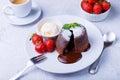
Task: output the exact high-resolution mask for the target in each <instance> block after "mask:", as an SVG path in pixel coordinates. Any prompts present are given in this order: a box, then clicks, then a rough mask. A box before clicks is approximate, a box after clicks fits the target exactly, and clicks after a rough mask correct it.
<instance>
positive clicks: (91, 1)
mask: <svg viewBox="0 0 120 80" xmlns="http://www.w3.org/2000/svg"><path fill="white" fill-rule="evenodd" d="M98 1H99V0H88V2H89V3H90V4H94V3H96V2H98Z"/></svg>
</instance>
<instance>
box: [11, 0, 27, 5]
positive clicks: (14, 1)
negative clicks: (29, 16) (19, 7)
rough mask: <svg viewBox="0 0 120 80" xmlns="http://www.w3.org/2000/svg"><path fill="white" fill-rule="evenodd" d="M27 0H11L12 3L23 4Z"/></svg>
mask: <svg viewBox="0 0 120 80" xmlns="http://www.w3.org/2000/svg"><path fill="white" fill-rule="evenodd" d="M26 1H27V0H12V3H13V4H23V3H25V2H26Z"/></svg>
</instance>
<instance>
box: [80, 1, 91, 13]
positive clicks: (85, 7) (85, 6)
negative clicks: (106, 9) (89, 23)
mask: <svg viewBox="0 0 120 80" xmlns="http://www.w3.org/2000/svg"><path fill="white" fill-rule="evenodd" d="M81 7H82V9H83V10H84V11H86V12H88V13H92V11H93V7H92V5H91V4H90V3H88V2H87V1H82V3H81Z"/></svg>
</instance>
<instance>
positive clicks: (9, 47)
mask: <svg viewBox="0 0 120 80" xmlns="http://www.w3.org/2000/svg"><path fill="white" fill-rule="evenodd" d="M33 1H34V2H37V3H38V4H39V5H40V7H41V8H42V15H41V17H40V18H39V19H38V20H37V21H35V22H33V23H32V24H29V25H25V26H13V25H10V24H8V23H6V21H5V18H4V14H3V12H2V10H3V8H4V6H5V5H7V0H0V80H8V79H9V78H10V77H12V76H13V75H14V74H16V73H17V72H18V71H20V70H21V69H22V68H23V67H24V66H25V64H26V62H27V60H28V55H27V52H26V50H25V41H26V37H27V36H28V34H29V32H30V31H31V30H32V29H33V28H34V27H35V24H36V23H37V22H38V21H39V20H40V19H41V18H44V17H48V16H56V15H73V16H78V17H82V15H80V8H79V4H80V1H81V0H33ZM111 5H112V9H111V11H110V14H109V16H108V17H107V18H106V19H105V20H104V21H101V22H92V23H93V24H95V25H96V26H97V27H98V28H99V29H100V31H101V32H102V33H105V32H108V31H113V32H115V33H116V35H117V41H116V42H115V43H114V44H113V45H112V46H111V47H109V48H107V49H106V50H105V51H104V55H103V56H102V60H101V66H100V70H99V72H98V73H97V74H96V75H90V74H88V68H86V69H84V70H82V71H79V72H76V73H71V74H51V73H48V72H45V71H42V70H40V69H38V68H36V67H33V68H31V69H30V70H28V71H27V72H26V75H25V76H24V77H22V78H21V79H20V80H120V62H119V61H120V30H119V29H120V9H119V8H120V1H119V0H111ZM48 65H49V64H48Z"/></svg>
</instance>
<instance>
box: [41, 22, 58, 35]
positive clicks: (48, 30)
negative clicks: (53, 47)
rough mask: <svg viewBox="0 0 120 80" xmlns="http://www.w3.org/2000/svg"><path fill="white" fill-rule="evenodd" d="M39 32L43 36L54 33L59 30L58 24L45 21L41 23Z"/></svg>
mask: <svg viewBox="0 0 120 80" xmlns="http://www.w3.org/2000/svg"><path fill="white" fill-rule="evenodd" d="M40 32H41V34H42V35H45V36H52V35H56V34H57V33H58V32H59V26H58V25H56V24H55V23H52V22H46V23H44V24H43V25H42V27H41V29H40Z"/></svg>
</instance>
